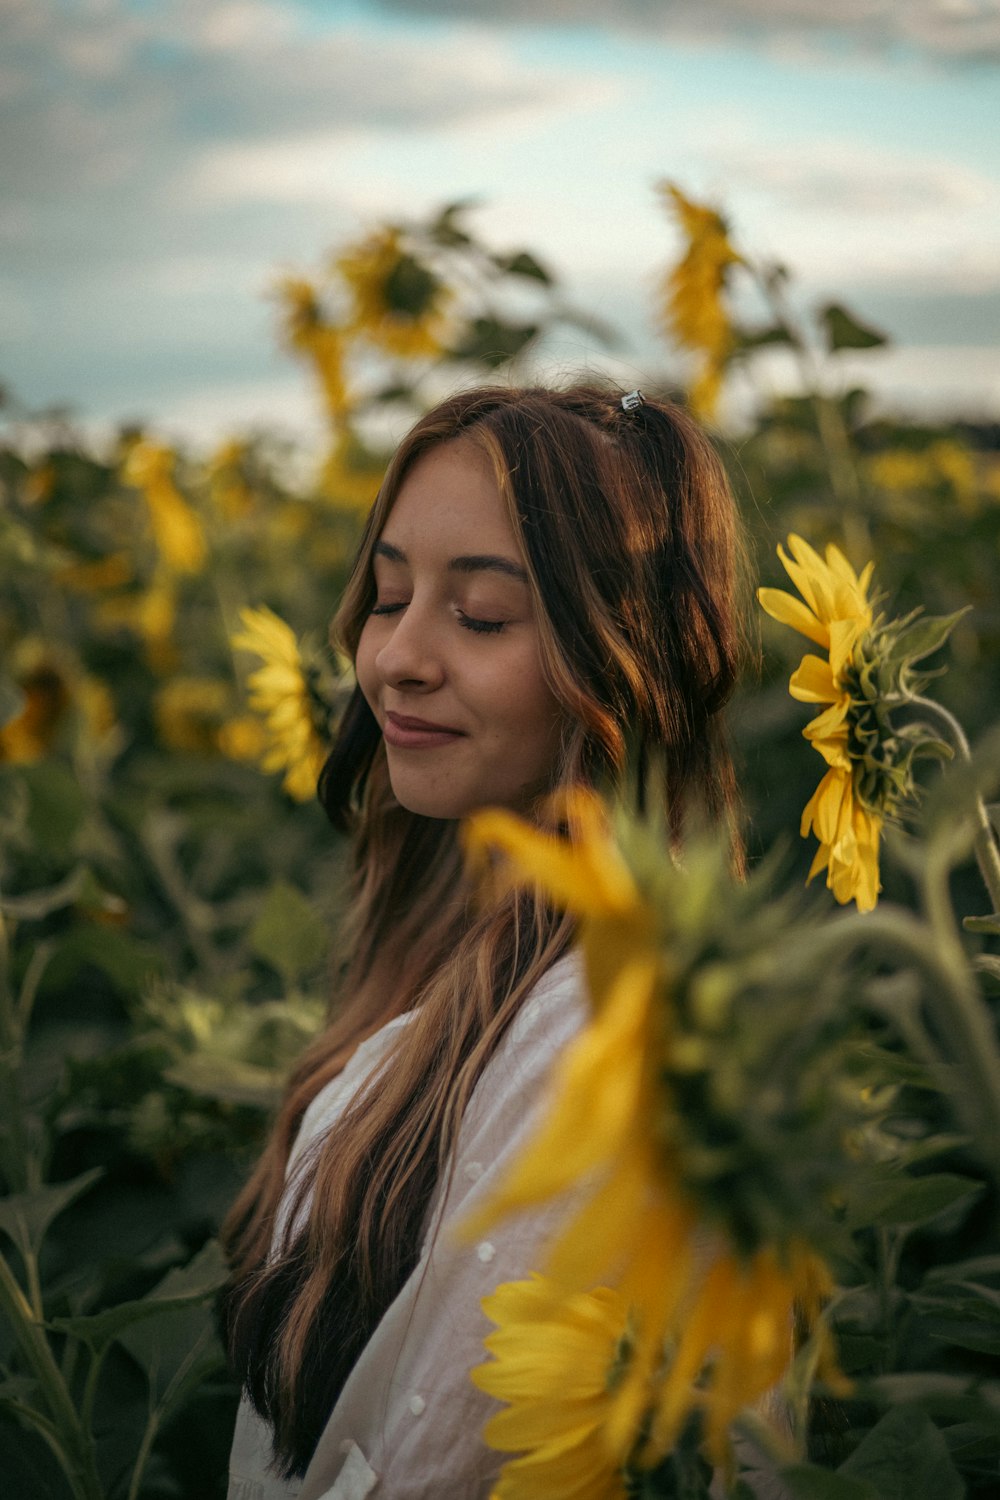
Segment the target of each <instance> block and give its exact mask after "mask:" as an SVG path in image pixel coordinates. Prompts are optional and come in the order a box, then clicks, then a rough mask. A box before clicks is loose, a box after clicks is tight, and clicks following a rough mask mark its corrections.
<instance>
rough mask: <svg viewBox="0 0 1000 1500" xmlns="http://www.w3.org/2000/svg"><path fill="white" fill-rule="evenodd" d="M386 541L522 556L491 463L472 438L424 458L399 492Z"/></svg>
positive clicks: (405, 547)
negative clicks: (502, 552)
mask: <svg viewBox="0 0 1000 1500" xmlns="http://www.w3.org/2000/svg"><path fill="white" fill-rule="evenodd" d="M381 538H382V539H384V540H385V541H387V542H390V543H392V544H393V545H394V546H396V547H399V548H401V549H402V550H404V551H407V552H408V551H409V550H410V549H411V548H412V547H414V546H416V545H425V546H432V545H433V546H439V547H440V548H441V549H442V550H447V551H450V552H471V551H476V552H485V551H491V552H493V551H498V550H499V551H505V552H507V553H509V554H510V555H511V556H512V557H519V556H520V553H521V549H520V546H519V545H518V542H517V538H516V536H515V533H514V529H513V527H512V525H511V522H510V517H509V516H508V513H507V508H506V506H505V505H504V502H503V499H502V497H501V494H500V490H499V488H498V486H497V482H496V476H495V474H494V471H493V466H492V464H491V463H490V460H489V458H488V457H487V456H486V454H485V453H484V452H483V451H482V449H481V448H479V447H478V446H477V445H476V444H475V443H473V442H472V441H471V440H470V439H468V438H452V439H451V440H450V441H448V442H446V443H439V444H438V445H437V446H436V447H434V448H431V449H430V450H429V451H428V452H426V453H423V454H421V455H420V457H419V458H418V459H416V461H415V462H414V463H413V464H412V466H411V467H410V469H409V470H408V472H407V474H406V477H405V478H404V480H403V482H402V484H401V485H400V487H399V491H398V493H397V495H396V499H395V501H394V502H393V505H392V509H391V510H390V511H389V514H388V516H387V517H386V519H385V523H384V525H383V527H382V531H381Z"/></svg>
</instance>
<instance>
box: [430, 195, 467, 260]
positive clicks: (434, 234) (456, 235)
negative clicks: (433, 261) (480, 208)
mask: <svg viewBox="0 0 1000 1500" xmlns="http://www.w3.org/2000/svg"><path fill="white" fill-rule="evenodd" d="M478 202H479V200H478V198H458V199H456V201H455V202H454V203H446V204H445V206H444V208H443V209H442V210H441V212H440V213H439V214H438V216H437V218H436V219H435V220H434V222H433V223H432V224H431V226H430V229H429V231H428V232H429V234H430V237H431V239H432V240H433V241H434V243H435V244H437V245H443V246H445V247H446V248H448V249H455V248H457V247H459V246H463V245H471V244H472V236H471V235H470V234H469V233H468V232H467V231H466V230H465V229H464V228H463V227H462V225H461V224H460V223H459V219H460V218H461V216H462V215H463V214H465V213H468V211H469V209H470V208H475V206H476V204H477V203H478Z"/></svg>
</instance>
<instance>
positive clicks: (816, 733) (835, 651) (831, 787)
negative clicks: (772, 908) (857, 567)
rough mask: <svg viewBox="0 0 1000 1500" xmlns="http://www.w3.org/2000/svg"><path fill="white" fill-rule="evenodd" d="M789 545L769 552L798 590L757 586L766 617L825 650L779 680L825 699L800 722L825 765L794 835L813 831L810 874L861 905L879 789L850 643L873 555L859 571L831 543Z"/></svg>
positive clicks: (872, 854)
mask: <svg viewBox="0 0 1000 1500" xmlns="http://www.w3.org/2000/svg"><path fill="white" fill-rule="evenodd" d="M788 545H789V548H790V549H791V553H792V555H791V557H789V556H788V554H787V553H786V552H785V550H784V548H782V547H780V546H779V548H778V556H779V557H780V559H781V562H782V564H783V566H784V568H785V571H786V572H787V573H788V576H789V577H790V578H791V580H792V582H793V583H794V584H795V587H796V588H797V589H798V591H799V593H800V594H801V596H802V598H801V599H796V598H795V597H794V596H793V595H792V594H788V593H786V592H785V591H784V590H783V589H770V588H762V589H758V591H757V597H758V599H759V600H760V602H761V605H762V606H763V608H764V609H765V610H766V611H767V613H768V614H769V615H771V616H772V617H773V618H774V619H775V620H779V621H780V622H781V623H782V624H784V625H791V627H792V628H793V630H797V631H799V632H800V634H802V635H805V636H807V637H808V638H809V639H810V640H811V641H815V643H816V644H817V645H818V646H821V647H822V648H823V649H824V650H825V652H826V653H827V654H826V657H825V658H824V657H820V656H815V655H813V654H812V653H809V654H808V655H806V656H804V657H803V658H802V661H801V662H800V664H799V666H798V668H797V670H796V671H795V672H794V673H793V674H792V677H791V681H790V682H789V687H788V690H789V692H790V693H791V695H792V697H793V698H797V699H798V700H799V701H800V702H802V703H814V704H825V705H827V706H826V707H825V708H824V709H823V711H822V712H821V713H820V714H818V715H817V717H816V718H815V719H813V720H812V721H811V722H810V723H809V724H807V725H806V727H805V729H804V730H803V731H802V733H803V735H804V736H805V738H806V739H807V740H809V742H810V744H812V745H813V746H814V747H815V749H816V750H818V751H819V753H820V755H822V757H823V759H824V760H825V761H826V763H827V766H828V768H829V769H828V770H827V772H826V774H825V776H824V777H823V779H822V781H821V782H820V784H819V786H818V787H817V789H816V792H815V793H814V795H813V796H812V797H811V798H810V800H809V802H808V803H807V805H806V807H805V810H804V812H803V814H802V824H801V833H802V836H803V837H804V838H805V837H806V836H807V835H808V834H809V833H810V832H815V834H816V837H817V838H818V840H819V849H818V851H817V853H816V857H815V859H814V860H813V863H812V868H811V869H810V871H809V879H810V880H811V879H812V878H813V876H814V875H817V874H819V872H820V871H822V870H825V871H826V883H827V885H828V886H829V887H830V889H831V890H832V891H833V894H834V896H835V897H836V899H837V900H838V901H840V902H842V903H846V902H848V901H854V902H856V903H857V907H858V910H859V911H870V910H871V909H872V907H873V906H874V905H875V903H876V901H877V899H878V892H879V890H880V885H879V865H878V856H879V838H880V835H881V831H882V824H883V821H884V817H885V812H886V807H887V796H886V793H887V791H888V787H887V786H884V785H877V784H873V782H872V779H871V777H870V776H868V775H866V772H868V771H870V770H872V769H873V767H872V764H871V757H870V756H866V754H865V750H866V746H865V745H864V743H863V741H862V738H861V737H860V736H859V734H858V729H859V715H860V714H862V713H865V712H866V711H867V710H868V707H869V705H868V703H867V701H866V700H865V698H864V696H863V695H862V694H861V693H860V692H859V687H860V683H859V667H860V665H861V662H860V657H859V652H860V648H861V645H862V642H864V641H865V640H866V639H867V638H868V637H870V635H871V632H872V630H873V627H874V623H875V622H874V617H873V606H872V601H871V598H870V595H869V586H870V584H871V577H872V572H873V570H874V564H873V563H869V564H868V565H867V567H866V568H865V569H864V571H863V572H862V573H861V574H860V575H859V574H857V573H855V571H854V569H853V568H852V567H851V565H850V563H849V562H848V561H847V558H846V557H845V556H844V554H843V553H842V552H841V551H840V549H839V548H838V547H835V546H834V545H833V544H832V543H831V544H830V545H829V546H828V547H827V549H826V557H825V560H824V559H823V558H822V557H820V556H819V554H818V553H817V552H815V551H814V550H813V548H812V547H810V545H809V543H808V542H806V541H803V539H802V538H801V537H799V536H794V535H792V536H790V537H789V538H788ZM803 601H804V602H803ZM866 792H867V794H868V795H867V796H866V795H865V794H866Z"/></svg>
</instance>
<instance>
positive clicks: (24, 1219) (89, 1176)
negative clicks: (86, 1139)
mask: <svg viewBox="0 0 1000 1500" xmlns="http://www.w3.org/2000/svg"><path fill="white" fill-rule="evenodd" d="M103 1170H104V1169H103V1168H102V1167H93V1168H92V1169H91V1170H90V1171H89V1172H83V1173H81V1174H80V1176H79V1177H74V1178H72V1179H71V1180H70V1181H69V1182H60V1183H58V1184H56V1185H54V1186H50V1187H42V1188H36V1189H35V1191H34V1192H30V1193H13V1194H12V1195H11V1196H10V1197H9V1198H0V1230H2V1231H3V1233H4V1234H6V1235H8V1236H9V1237H10V1238H11V1239H12V1240H13V1242H14V1244H15V1245H16V1246H17V1248H18V1250H19V1251H20V1253H21V1255H22V1257H24V1258H27V1257H28V1256H32V1255H37V1254H38V1251H39V1248H40V1247H41V1244H42V1241H43V1240H44V1238H45V1236H46V1234H47V1233H48V1231H49V1227H50V1225H51V1224H52V1223H53V1221H54V1220H55V1219H57V1218H58V1217H59V1215H60V1214H61V1213H62V1212H63V1210H64V1209H66V1208H68V1207H69V1205H70V1204H71V1203H73V1202H74V1201H75V1200H76V1199H77V1198H79V1197H80V1196H81V1194H82V1193H85V1192H86V1191H87V1189H88V1188H89V1187H92V1186H93V1184H94V1183H95V1182H96V1181H97V1179H98V1178H99V1177H100V1176H102V1175H103Z"/></svg>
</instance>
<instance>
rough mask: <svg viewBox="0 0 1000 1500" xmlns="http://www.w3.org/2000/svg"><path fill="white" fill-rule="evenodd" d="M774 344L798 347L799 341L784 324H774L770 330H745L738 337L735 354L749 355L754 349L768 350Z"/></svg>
mask: <svg viewBox="0 0 1000 1500" xmlns="http://www.w3.org/2000/svg"><path fill="white" fill-rule="evenodd" d="M773 344H785V345H787V344H791V345H793V346H796V345H797V344H798V339H796V337H795V335H794V334H793V333H792V331H791V329H790V328H786V327H785V325H784V323H772V324H771V325H770V327H768V328H745V329H742V330H741V331H740V333H739V334H738V335H737V338H736V343H735V347H734V352H735V353H736V354H749V353H750V352H751V350H753V349H766V348H768V347H770V346H771V345H773Z"/></svg>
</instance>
